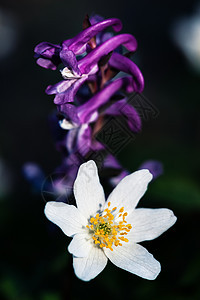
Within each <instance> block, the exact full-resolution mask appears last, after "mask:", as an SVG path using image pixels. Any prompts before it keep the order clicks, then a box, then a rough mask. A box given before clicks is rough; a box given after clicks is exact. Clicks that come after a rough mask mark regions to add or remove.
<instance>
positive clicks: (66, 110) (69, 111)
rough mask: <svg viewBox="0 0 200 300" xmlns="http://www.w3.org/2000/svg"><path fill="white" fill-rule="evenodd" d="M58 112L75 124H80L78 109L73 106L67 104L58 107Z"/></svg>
mask: <svg viewBox="0 0 200 300" xmlns="http://www.w3.org/2000/svg"><path fill="white" fill-rule="evenodd" d="M58 111H59V112H61V113H62V114H64V115H65V118H66V119H67V120H69V121H71V122H73V123H75V124H79V118H78V115H77V107H76V106H74V105H73V104H69V103H65V104H62V105H58Z"/></svg>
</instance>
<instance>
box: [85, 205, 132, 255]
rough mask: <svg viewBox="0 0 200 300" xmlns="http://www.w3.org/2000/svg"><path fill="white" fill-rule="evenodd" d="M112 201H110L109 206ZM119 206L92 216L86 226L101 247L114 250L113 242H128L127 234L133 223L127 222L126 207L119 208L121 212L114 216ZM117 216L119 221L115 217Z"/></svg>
mask: <svg viewBox="0 0 200 300" xmlns="http://www.w3.org/2000/svg"><path fill="white" fill-rule="evenodd" d="M110 205H111V203H110V202H108V207H110ZM116 210H117V207H114V208H113V209H110V208H106V209H105V210H104V211H103V213H102V214H101V215H99V214H96V216H95V217H92V218H90V220H89V225H87V226H86V227H87V228H88V229H89V231H90V232H91V234H92V239H93V240H94V243H95V244H96V245H98V246H99V247H100V248H104V247H106V248H109V249H110V250H111V251H113V248H112V246H113V244H114V245H115V246H122V242H128V239H127V238H125V236H126V235H127V234H128V232H129V231H130V230H131V228H132V226H131V224H127V221H126V220H125V219H126V216H127V215H128V213H127V212H124V207H122V208H120V209H119V213H118V214H117V215H116V216H114V215H113V213H114V212H115V211H116ZM116 217H117V222H115V220H114V219H115V218H116Z"/></svg>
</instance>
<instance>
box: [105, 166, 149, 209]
mask: <svg viewBox="0 0 200 300" xmlns="http://www.w3.org/2000/svg"><path fill="white" fill-rule="evenodd" d="M152 178H153V176H152V174H151V173H150V172H149V170H139V171H136V172H134V173H132V174H130V175H128V176H126V177H124V178H123V179H122V180H121V181H120V183H119V184H118V185H117V186H116V188H115V189H114V190H113V191H112V193H111V194H110V196H109V197H108V200H107V202H106V203H108V202H111V206H110V207H111V208H113V207H115V206H116V207H117V208H119V209H120V208H121V207H124V208H125V211H129V212H131V211H132V210H133V209H134V208H135V207H136V205H137V203H138V201H139V200H140V198H141V197H142V196H143V195H144V193H145V192H146V190H147V186H148V183H149V182H150V181H151V179H152ZM116 212H117V211H116Z"/></svg>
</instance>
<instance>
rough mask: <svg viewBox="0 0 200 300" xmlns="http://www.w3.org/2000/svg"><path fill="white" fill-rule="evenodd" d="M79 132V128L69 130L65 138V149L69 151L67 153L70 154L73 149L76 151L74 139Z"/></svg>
mask: <svg viewBox="0 0 200 300" xmlns="http://www.w3.org/2000/svg"><path fill="white" fill-rule="evenodd" d="M78 132H79V128H75V129H72V130H69V132H68V134H67V138H66V148H67V150H68V151H69V153H72V151H73V150H74V149H76V148H77V147H76V139H77V135H78Z"/></svg>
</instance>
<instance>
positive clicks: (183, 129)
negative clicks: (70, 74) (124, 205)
mask: <svg viewBox="0 0 200 300" xmlns="http://www.w3.org/2000/svg"><path fill="white" fill-rule="evenodd" d="M197 4H198V2H196V1H185V0H182V1H180V0H177V1H172V0H169V1H162V2H161V1H158V0H153V1H147V0H146V1H145V0H140V1H130V0H129V1H127V0H124V1H119V0H117V1H114V0H113V1H105V0H102V1H98V2H94V1H91V0H90V1H76V0H74V1H64V0H63V1H62V0H40V1H39V0H27V1H25V0H17V1H16V0H5V1H4V0H1V2H0V48H1V49H2V50H1V51H0V66H1V67H0V82H1V101H0V137H1V146H0V207H1V208H0V224H1V226H0V230H1V256H0V263H1V278H0V297H1V299H8V300H18V299H19V300H32V299H38V300H62V299H74V300H76V299H82V298H83V299H105V298H106V299H126V298H128V299H174V300H179V299H200V284H199V279H200V251H199V219H200V187H199V179H200V158H199V150H200V145H199V129H200V118H199V109H200V101H199V94H200V93H199V91H200V72H199V73H198V71H197V70H194V69H193V68H192V66H191V65H190V64H189V63H188V61H187V60H186V58H185V56H184V55H183V54H182V52H181V50H180V49H178V48H177V47H176V43H175V42H174V38H173V26H174V23H175V22H176V21H177V20H178V19H179V18H180V17H182V16H186V17H187V16H188V17H190V16H192V15H193V14H194V12H195V5H197ZM86 13H88V14H91V13H98V14H100V15H102V16H104V17H105V18H108V17H118V18H120V19H121V20H122V22H123V25H124V27H123V32H124V33H125V32H127V33H131V34H133V35H134V36H135V37H136V39H137V40H138V44H139V47H138V50H137V52H136V54H135V55H134V56H133V60H134V61H136V62H137V64H138V66H139V67H140V69H141V70H142V72H143V75H144V78H145V90H144V95H145V97H147V98H148V99H149V100H150V101H151V102H152V103H153V104H154V105H155V106H156V107H157V108H158V110H159V111H160V113H159V115H158V117H157V118H156V119H152V120H149V121H148V122H143V130H142V132H141V133H140V134H139V135H138V136H137V137H136V139H135V140H134V141H133V142H132V143H130V144H128V145H127V146H126V147H125V148H124V149H123V150H122V151H121V152H120V153H119V154H118V159H119V160H120V162H121V163H122V164H123V165H124V166H125V167H126V168H127V169H128V170H129V171H134V170H136V169H137V168H138V166H139V165H140V164H141V163H142V162H143V161H144V160H147V159H157V160H160V161H161V162H162V163H163V165H164V174H163V175H162V176H161V177H159V178H158V179H157V180H155V181H154V182H153V183H152V184H151V185H150V187H149V189H148V192H147V193H146V195H145V197H144V198H143V199H142V200H141V202H140V203H139V206H142V207H153V208H154V207H167V208H170V209H172V210H173V211H174V213H175V215H176V216H177V217H178V221H177V223H176V224H175V225H174V226H173V227H172V228H171V229H170V230H169V231H167V232H166V233H165V234H163V235H162V236H161V237H159V238H158V239H156V240H154V241H150V242H144V243H143V245H144V246H145V247H146V248H147V249H148V250H149V251H150V252H151V253H153V255H154V256H155V258H156V259H158V260H159V261H160V262H161V266H162V271H161V274H160V275H159V276H158V278H157V279H156V280H155V281H147V280H144V279H141V278H138V277H136V276H134V275H131V274H129V273H128V272H125V271H123V270H121V269H118V268H117V267H115V266H114V265H112V264H111V263H109V264H108V266H107V267H106V269H105V270H104V271H103V272H102V273H101V274H100V275H99V276H98V277H97V278H96V279H94V280H93V281H91V282H89V283H85V282H81V281H80V280H78V279H77V278H76V277H75V275H74V273H73V269H72V259H71V257H70V255H69V254H68V253H67V245H68V243H69V239H68V238H67V237H66V236H64V234H63V233H62V232H61V231H60V230H59V229H58V230H57V229H55V227H54V226H52V225H50V222H48V221H47V220H46V218H45V216H44V213H43V209H44V204H45V203H44V201H43V200H42V197H41V195H37V194H34V192H33V191H32V190H31V187H30V185H29V184H28V183H27V182H26V181H25V179H24V178H23V175H22V166H23V164H24V163H25V162H27V161H35V162H37V163H38V164H40V165H41V166H42V167H43V169H44V170H45V172H46V174H50V173H51V172H52V171H53V170H54V169H55V167H56V166H57V165H59V164H60V162H61V157H60V154H59V153H58V152H57V151H56V149H55V146H54V143H53V139H52V136H51V132H50V129H49V126H48V115H49V114H50V113H52V111H53V110H54V108H55V107H54V104H53V101H52V97H50V96H47V95H46V94H45V92H44V90H45V88H46V86H47V85H48V84H51V83H55V82H56V81H58V80H59V79H60V75H59V72H52V71H50V70H44V69H42V68H40V67H39V66H37V65H36V63H35V60H34V58H33V49H34V47H35V45H36V44H38V43H39V42H42V41H48V42H52V43H59V42H60V41H62V40H63V39H67V38H70V37H72V36H74V35H75V34H77V33H78V32H79V31H80V30H81V26H82V21H83V18H84V16H85V14H86ZM199 55H200V53H199Z"/></svg>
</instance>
